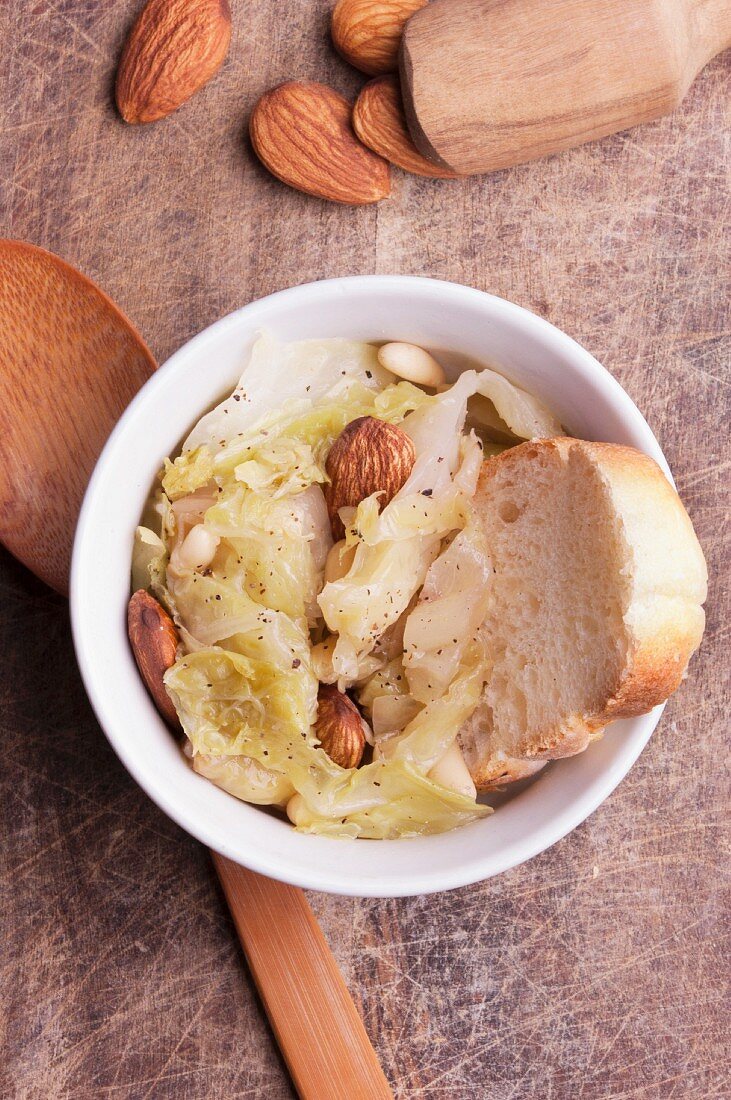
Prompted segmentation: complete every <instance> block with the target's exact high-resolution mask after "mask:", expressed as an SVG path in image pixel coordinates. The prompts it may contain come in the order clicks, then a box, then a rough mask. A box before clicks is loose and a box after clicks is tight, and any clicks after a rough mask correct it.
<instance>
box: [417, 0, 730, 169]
mask: <svg viewBox="0 0 731 1100" xmlns="http://www.w3.org/2000/svg"><path fill="white" fill-rule="evenodd" d="M729 44H731V0H601V2H600V3H597V0H434V2H433V3H430V4H428V5H427V6H426V7H425V8H422V9H421V11H418V12H417V13H416V14H415V15H414V16H412V18H411V19H410V20H409V22H408V23H407V25H406V29H405V31H404V35H403V40H402V45H401V84H402V91H403V98H404V106H405V109H406V115H407V119H408V122H409V128H410V130H411V135H412V137H413V138H414V141H415V142H416V144H417V146H418V148H419V150H420V151H421V152H422V153H423V154H424V155H425V156H426V157H429V158H431V159H433V160H436V161H437V162H438V163H440V164H442V165H444V166H445V167H447V168H451V169H452V170H454V171H455V172H458V173H460V174H471V173H475V172H490V171H492V170H494V169H497V168H506V167H508V166H509V165H511V164H519V163H521V162H523V161H527V160H533V159H534V158H535V157H542V156H545V155H546V154H548V153H556V152H558V151H559V150H561V149H568V148H570V147H571V146H573V145H580V144H582V143H583V142H585V141H591V140H592V139H593V138H600V137H605V136H606V135H607V134H612V133H615V132H616V131H618V130H624V129H626V128H627V127H629V126H635V125H637V124H638V123H640V122H649V121H650V120H651V119H655V118H659V117H660V116H661V115H664V114H667V113H668V112H670V111H672V110H673V109H674V108H675V107H677V106H678V104H679V103H680V101H681V100H682V98H683V96H684V95H685V93H686V91H687V90H688V88H689V87H690V85H691V83H692V82H693V80H694V79H695V77H696V76H697V74H698V73H699V72H700V70H701V69H702V68H703V66H704V65H705V64H706V63H707V62H708V61H710V59H711V58H712V57H715V55H716V54H718V53H720V52H721V51H722V50H724V49H725V48H726V47H727V46H728V45H729Z"/></svg>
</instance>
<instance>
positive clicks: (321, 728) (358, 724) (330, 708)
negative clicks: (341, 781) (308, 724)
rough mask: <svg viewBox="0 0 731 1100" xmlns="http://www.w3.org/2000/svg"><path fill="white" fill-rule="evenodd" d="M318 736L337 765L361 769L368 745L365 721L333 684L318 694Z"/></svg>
mask: <svg viewBox="0 0 731 1100" xmlns="http://www.w3.org/2000/svg"><path fill="white" fill-rule="evenodd" d="M315 733H316V735H317V737H318V738H319V740H320V746H321V747H322V748H323V749H324V750H325V752H326V753H327V755H328V756H329V757H330V759H331V760H332V761H333V762H334V763H335V764H339V765H340V767H341V768H357V767H358V765H359V764H360V762H361V759H362V757H363V749H364V748H365V743H366V738H365V733H364V730H363V719H362V718H361V716H360V711H359V710H358V708H357V707H356V705H355V703H352V702H351V701H350V699H349V698H348V696H347V695H344V694H343V692H342V691H338V689H337V688H336V687H335V686H334V685H333V684H320V687H319V690H318V692H317V721H316V722H315Z"/></svg>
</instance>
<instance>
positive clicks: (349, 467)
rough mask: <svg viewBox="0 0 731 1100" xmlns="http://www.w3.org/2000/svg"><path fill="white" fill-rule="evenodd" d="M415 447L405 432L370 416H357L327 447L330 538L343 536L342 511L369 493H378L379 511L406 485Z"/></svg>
mask: <svg viewBox="0 0 731 1100" xmlns="http://www.w3.org/2000/svg"><path fill="white" fill-rule="evenodd" d="M415 458H416V455H415V452H414V444H413V443H412V442H411V440H410V439H409V437H408V435H407V434H406V432H404V431H402V430H401V428H397V427H396V426H395V425H394V424H387V423H386V422H385V421H384V420H376V418H375V417H373V416H359V417H358V419H357V420H351V422H350V424H348V425H347V427H346V428H344V429H343V431H342V432H341V433H340V435H339V436H338V438H337V439H336V440H335V442H334V443H333V445H332V447H331V448H330V451H329V454H328V456H327V461H326V462H325V470H326V472H327V475H328V477H329V478H330V482H329V484H327V485H325V486H324V491H325V500H326V501H327V508H328V512H329V514H330V523H331V524H332V529H333V538H334V539H335V540H336V542H337V540H338V539H342V538H343V536H344V534H345V528H344V527H343V523H342V520H341V519H340V516H339V515H338V512H339V510H340V509H341V508H346V507H351V508H353V507H356V506H357V505H358V504H360V502H361V501H362V500H365V498H366V497H369V496H370V495H371V493H379V492H380V493H381V494H382V496H381V497H380V505H381V508H383V507H384V505H386V504H388V502H389V501H390V500H392V499H393V498H394V497H395V496H396V493H397V492H398V491H399V489H400V488H401V486H402V485H403V484H404V483H405V482H406V480H407V478H408V476H409V474H410V473H411V470H412V468H413V465H414V461H415Z"/></svg>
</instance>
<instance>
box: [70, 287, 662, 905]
mask: <svg viewBox="0 0 731 1100" xmlns="http://www.w3.org/2000/svg"><path fill="white" fill-rule="evenodd" d="M376 287H377V288H378V289H379V290H387V289H388V288H389V287H392V288H393V289H394V290H399V291H404V290H406V291H412V292H413V293H415V294H425V293H426V294H427V295H428V294H435V295H437V296H439V298H440V303H441V304H442V305H445V304H446V306H447V307H448V304H449V301H448V300H449V299H450V298H452V299H455V298H457V299H460V300H462V301H463V302H466V301H467V300H468V299H471V300H472V302H474V303H477V304H478V305H479V304H482V305H483V306H485V307H487V308H488V309H497V310H499V311H501V312H502V313H503V314H504V315H506V316H507V319H508V320H509V321H511V320H512V321H513V322H515V324H516V326H517V327H523V328H525V327H526V326H527V328H528V329H532V330H533V332H534V334H536V335H537V336H538V338H539V339H540V340H541V341H542V342H543V343H545V344H547V345H548V346H550V347H553V348H554V349H556V350H557V351H558V352H560V353H562V354H563V355H565V356H568V357H569V358H570V359H571V360H572V367H573V368H575V369H576V370H577V371H578V372H579V373H580V374H581V375H583V376H584V378H585V379H587V380H588V381H590V383H591V384H592V385H593V386H594V387H595V388H597V387H598V388H599V389H601V390H603V391H604V393H605V394H606V395H607V397H608V398H609V399H610V400H612V401H613V403H614V404H615V405H619V407H620V413H621V416H622V419H623V421H624V422H625V423H627V424H628V425H629V426H630V427H631V428H632V429H633V430H634V432H635V433H636V434H638V435H639V436H640V437H641V438H642V449H643V450H644V451H645V453H647V454H649V455H650V456H651V457H652V458H654V459H655V460H656V461H657V462H658V464H659V465H660V466H661V468H662V469H663V471H664V473H665V474H666V476H667V477H668V478H669V479H670V481H671V483H673V480H672V474H671V472H670V469H669V467H668V464H667V461H666V459H665V456H664V455H663V453H662V450H661V448H660V445H659V443H658V442H657V440H656V438H655V436H654V434H653V433H652V430H651V428H650V427H649V425H648V424H647V422H646V421H645V419H644V417H643V416H642V414H641V413H640V411H639V409H638V408H637V406H636V405H635V404H634V402H633V401H632V398H631V397H630V396H629V394H628V393H627V392H626V390H624V389H623V387H622V386H621V385H620V384H619V382H618V381H617V380H616V379H615V378H614V377H613V376H612V375H611V374H610V373H609V371H608V370H607V369H606V368H605V367H604V366H603V365H602V364H601V363H599V361H598V360H597V359H595V358H594V356H593V355H591V353H590V352H588V351H587V350H586V349H585V348H583V347H582V346H581V345H580V344H579V343H578V342H577V341H575V340H574V339H573V338H572V337H570V336H569V335H568V334H567V333H565V332H563V331H562V330H561V329H558V328H556V326H554V325H553V324H551V323H550V322H549V321H547V320H545V318H543V317H540V316H539V315H537V314H535V313H533V312H532V311H530V310H528V309H526V308H525V307H523V306H519V305H517V304H516V303H513V302H510V301H509V300H507V299H505V298H501V297H499V296H497V295H493V294H489V293H487V292H485V291H481V290H477V289H476V288H474V287H468V286H464V285H462V284H459V283H454V282H448V281H445V280H441V279H433V278H430V277H427V276H414V275H354V276H344V277H340V278H331V279H323V280H317V281H313V282H306V283H302V284H300V285H298V286H294V287H288V288H286V289H284V290H280V291H276V292H275V293H273V294H269V295H265V296H264V297H262V298H257V299H253V300H252V301H250V302H248V303H247V304H246V305H244V306H241V307H239V308H238V309H236V310H233V311H231V312H230V313H228V314H226V315H225V316H223V317H222V318H220V319H219V320H217V321H215V322H213V323H212V324H211V325H209V326H207V327H206V328H204V329H202V330H201V331H200V332H198V333H197V334H196V335H195V336H193V337H192V338H191V339H189V340H188V341H186V342H185V343H184V344H182V345H181V347H180V348H178V349H177V350H176V351H175V352H174V353H173V354H172V355H170V356H169V357H168V359H167V360H166V361H165V362H164V363H163V364H162V365H161V366H160V367H159V368H158V369H157V370H156V371H155V373H154V374H153V375H152V376H151V377H150V378H149V379H148V381H147V382H146V383H145V384H144V386H143V387H142V388H141V389H140V391H139V392H138V393H137V394H136V395H135V397H134V398H133V399H132V401H131V402H130V404H129V405H128V406H127V408H126V409H125V411H124V413H123V414H122V416H121V417H120V419H119V421H118V422H117V424H116V425H115V427H114V429H113V431H112V432H111V434H110V436H109V438H108V440H107V442H106V443H105V445H104V448H103V449H102V452H101V454H100V456H99V458H98V459H97V462H96V465H95V467H94V470H93V472H92V476H91V479H90V481H89V484H88V487H87V490H86V493H85V495H84V500H83V502H82V507H81V510H80V514H79V519H78V522H77V528H76V534H75V538H74V545H73V553H72V563H71V575H70V610H71V626H72V635H73V641H74V648H75V652H76V658H77V662H78V665H79V669H80V672H81V676H82V680H83V682H84V686H85V689H86V692H87V694H88V696H89V700H90V702H91V705H92V708H93V710H94V713H95V715H96V717H97V719H98V721H99V724H100V726H101V728H102V730H103V731H104V734H105V736H106V737H107V740H108V741H109V742H110V744H111V746H112V748H113V750H114V752H115V753H116V755H117V757H118V758H119V759H120V761H121V762H122V764H123V765H124V767H125V768H126V769H127V771H129V773H130V774H131V775H132V777H133V778H134V779H135V781H136V782H137V783H138V784H139V785H140V786H141V787H142V789H143V790H144V791H145V793H146V794H147V795H148V796H149V797H150V798H151V799H152V800H153V802H155V803H156V805H157V806H158V807H159V808H160V809H161V810H162V811H163V812H164V813H165V814H167V816H168V817H170V818H172V820H173V821H175V822H176V823H177V824H178V825H179V826H180V827H181V828H183V829H184V830H185V831H186V832H188V833H190V834H191V835H192V836H194V837H195V838H196V839H198V840H199V841H201V842H202V843H204V844H206V845H207V846H208V847H209V848H212V849H213V850H215V851H217V852H219V853H220V854H221V855H224V856H226V857H228V858H230V859H232V860H234V861H235V862H238V863H241V864H243V865H245V866H246V867H248V868H250V869H251V870H253V871H256V872H259V873H261V874H264V875H268V876H269V877H273V878H276V879H279V880H280V881H283V882H288V883H290V884H292V885H296V886H301V887H304V888H307V889H314V890H321V891H324V892H328V893H335V894H340V895H350V896H360V897H398V896H414V895H417V894H428V893H433V892H437V891H442V890H449V889H455V888H458V887H461V886H467V885H471V884H473V883H475V882H479V881H482V880H484V879H487V878H490V877H492V876H494V875H496V874H501V873H502V872H504V871H507V870H510V869H511V868H512V867H515V866H517V865H519V864H521V863H524V862H526V861H527V860H528V859H532V858H533V857H534V856H536V855H539V854H540V853H541V852H543V851H545V850H546V849H547V848H549V847H551V846H552V845H553V844H555V843H557V842H558V841H559V840H561V839H562V838H563V837H564V836H566V835H567V834H568V833H569V832H571V831H572V830H573V829H575V828H576V827H577V826H578V825H580V824H581V823H582V822H583V821H585V820H586V819H587V818H588V817H589V816H590V815H591V814H592V813H593V812H594V811H595V810H596V809H597V808H598V806H600V805H601V803H602V802H603V801H604V800H605V799H606V798H607V797H608V796H609V795H610V794H611V793H612V791H613V790H614V789H615V788H616V787H617V786H618V785H619V783H620V782H621V780H622V779H623V778H624V777H625V775H626V774H627V773H628V772H629V770H630V769H631V767H632V766H633V765H634V763H635V761H636V760H637V758H638V756H639V755H640V753H641V752H642V750H643V749H644V747H645V745H646V744H647V742H648V740H649V738H650V736H651V735H652V733H653V731H654V729H655V727H656V726H657V723H658V722H659V720H660V716H661V714H662V711H663V709H664V706H665V704H662V705H660V706H658V707H656V708H654V710H652V711H650V712H649V713H648V714H645V715H641V716H639V717H638V718H635V719H633V724H634V725H633V732H632V736H631V737H630V738H628V739H627V740H626V741H625V742H624V744H623V746H622V751H621V753H620V756H621V760H619V761H614V762H613V764H612V766H611V767H610V768H608V769H606V770H605V771H604V772H603V773H602V775H601V776H600V778H599V779H597V780H596V781H595V782H593V783H592V785H591V788H590V789H589V790H588V791H585V792H582V794H580V795H579V796H578V797H577V798H576V799H574V800H573V801H572V802H571V803H570V804H569V806H567V807H566V808H565V809H564V810H563V811H562V812H560V813H558V814H556V815H555V816H554V817H553V818H552V819H550V820H549V821H548V822H545V821H543V822H540V823H539V824H538V825H537V826H536V828H535V829H534V830H533V831H532V832H531V833H530V836H529V838H527V839H526V840H525V841H523V842H521V843H519V844H514V845H513V846H512V848H508V849H507V850H505V849H501V850H502V851H503V852H504V858H502V859H501V858H500V855H499V853H497V854H496V853H495V851H492V850H487V851H486V853H485V856H484V857H482V858H481V859H473V860H471V861H470V862H469V863H460V864H456V865H455V866H454V867H452V868H451V869H450V871H448V872H447V871H445V870H444V869H443V868H436V869H435V870H432V871H424V870H423V869H422V870H420V871H419V872H418V874H417V875H416V876H415V878H418V882H416V881H408V882H405V883H403V884H394V883H393V882H392V881H391V880H389V881H388V886H387V888H384V884H383V883H381V882H379V880H378V879H377V878H374V879H367V880H365V881H363V880H360V881H357V882H355V881H350V880H348V879H347V875H346V876H345V877H342V875H341V874H340V873H332V872H330V871H328V870H326V869H324V868H318V869H317V870H312V869H310V870H308V871H306V872H302V871H301V869H300V868H298V866H297V864H296V861H295V860H293V859H292V860H289V861H282V860H281V859H280V857H279V856H276V857H275V858H274V859H272V858H269V857H268V852H267V849H266V848H265V847H264V848H262V849H258V848H257V847H256V846H252V847H249V848H247V849H246V851H245V852H243V851H242V849H241V847H240V846H237V845H236V844H235V843H231V842H229V841H228V840H227V839H226V838H223V837H221V835H220V834H219V833H218V832H216V831H215V830H213V829H211V828H210V827H209V824H208V822H206V821H203V822H200V821H198V820H196V821H195V822H193V823H191V820H190V818H189V817H188V816H187V815H186V812H185V809H184V807H182V806H181V805H180V804H179V803H178V802H177V801H176V800H175V798H174V797H173V796H172V794H171V792H170V791H168V790H167V789H166V787H165V784H164V783H160V782H158V781H157V778H156V777H153V778H151V776H150V775H149V774H145V773H144V769H143V768H142V766H141V763H140V761H138V759H137V755H136V753H135V752H134V751H131V750H130V747H129V743H128V742H127V740H126V739H125V737H124V735H123V731H121V730H120V728H119V725H120V722H119V718H118V716H117V715H116V714H115V713H114V712H113V711H112V710H111V707H110V706H109V705H108V700H107V698H106V695H105V689H104V686H103V679H102V677H101V676H100V675H99V674H97V673H96V672H95V656H94V653H93V650H92V649H91V648H90V644H89V640H88V639H87V636H86V632H85V625H84V616H83V614H82V600H81V592H82V585H83V570H84V555H85V548H86V546H87V544H88V543H89V541H90V539H89V535H90V532H92V533H93V525H94V505H95V499H96V495H97V487H98V486H99V484H100V482H101V480H102V477H103V476H104V475H105V474H106V468H107V466H108V464H109V463H110V462H111V461H112V460H113V458H114V455H115V451H116V446H117V442H118V440H120V438H122V437H123V436H124V435H125V433H126V432H127V430H128V428H129V425H130V424H131V423H132V422H134V420H135V418H136V416H137V412H138V409H139V408H140V407H141V406H142V405H147V404H148V403H154V401H155V399H156V396H157V393H158V391H159V390H161V389H162V388H163V387H164V386H165V385H166V384H167V380H168V378H169V377H170V375H172V374H173V373H174V372H176V371H177V370H178V369H180V368H181V367H182V365H183V364H184V363H186V362H187V361H188V360H189V359H190V358H191V357H195V356H197V355H198V352H199V350H200V349H201V348H202V347H203V346H205V344H206V343H208V342H209V341H210V340H211V339H212V338H213V337H214V336H219V335H220V334H222V333H225V332H226V330H227V329H229V328H231V329H235V328H236V327H237V326H238V325H239V324H240V319H241V317H242V316H243V315H248V314H251V313H255V312H256V311H257V310H261V309H262V308H263V307H265V306H266V307H267V308H271V307H277V306H280V305H281V306H284V307H286V306H287V304H288V303H289V302H290V301H292V300H295V299H299V300H300V305H301V304H302V303H303V302H304V303H305V304H306V303H307V301H308V300H309V301H310V302H311V303H312V304H315V303H316V302H317V300H318V299H322V298H323V297H329V296H331V295H336V296H343V297H344V298H345V297H347V296H348V295H350V294H355V295H358V294H360V293H361V292H362V291H365V290H367V289H369V288H376ZM673 484H674V483H673ZM470 827H471V826H466V827H465V828H470ZM293 835H294V836H296V835H298V834H296V833H295V832H294V830H293ZM329 839H330V838H328V840H329ZM422 839H423V838H422ZM330 843H335V844H342V843H343V842H342V841H339V840H330ZM361 843H362V842H361ZM380 843H385V844H399V845H400V844H409V843H412V842H411V841H409V840H408V839H406V840H398V841H385V842H383V841H381V842H380Z"/></svg>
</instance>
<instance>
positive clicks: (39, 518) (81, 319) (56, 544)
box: [0, 240, 155, 592]
mask: <svg viewBox="0 0 731 1100" xmlns="http://www.w3.org/2000/svg"><path fill="white" fill-rule="evenodd" d="M154 369H155V362H154V360H153V358H152V355H151V354H150V352H149V351H148V349H147V347H146V346H145V344H144V343H143V342H142V341H141V340H140V339H139V337H138V336H137V334H136V333H135V331H134V329H130V325H129V322H128V321H127V318H126V317H124V316H123V315H122V314H121V313H120V312H119V310H118V309H117V307H116V306H115V305H114V303H113V302H111V301H110V300H109V299H108V298H107V297H106V295H104V294H103V293H101V292H100V291H99V290H98V288H97V287H96V286H94V284H93V283H91V282H90V281H89V280H88V279H87V278H85V277H84V276H83V275H81V274H80V273H79V272H78V271H76V270H74V268H72V267H70V266H69V265H68V264H65V263H59V262H58V260H57V258H56V257H55V256H50V255H49V254H48V253H47V252H45V251H44V250H42V249H39V248H35V247H29V246H28V245H24V244H20V243H19V242H17V241H4V240H0V538H2V540H3V542H4V543H5V545H6V546H7V547H8V548H9V549H10V550H11V551H12V552H13V553H14V554H15V556H16V557H18V558H20V560H21V561H24V562H26V563H28V564H29V565H31V566H32V568H33V570H34V572H35V573H37V574H38V575H39V576H40V577H42V578H43V579H44V580H45V581H46V583H47V584H50V585H51V587H52V588H55V589H56V591H57V592H66V591H67V590H68V576H69V565H70V561H71V543H72V540H73V533H74V528H75V527H76V517H77V516H78V514H79V508H80V507H81V499H82V497H83V494H84V491H85V490H86V486H87V484H88V482H89V478H90V476H91V471H92V470H93V468H94V464H95V462H96V460H97V458H98V456H99V452H100V451H101V449H102V446H103V445H104V443H105V442H106V439H107V436H108V435H109V433H110V432H111V430H112V428H113V427H114V425H115V424H116V422H117V420H118V419H119V414H120V410H123V409H124V408H126V406H127V405H128V404H129V402H130V401H131V400H132V398H133V397H134V395H135V394H136V393H137V391H138V390H139V389H140V387H141V386H142V385H143V384H144V383H145V382H146V381H147V379H148V378H149V376H150V375H151V374H152V372H153V370H154ZM100 372H103V374H104V385H105V387H106V392H107V393H108V394H109V400H108V401H101V402H100V401H99V400H98V379H99V374H100ZM59 385H60V386H62V387H63V389H64V392H65V394H67V395H71V396H72V400H70V401H66V402H62V401H59V400H58V399H57V392H56V387H57V386H59ZM61 439H63V441H64V442H61ZM69 440H71V441H73V443H74V447H73V451H74V453H73V460H72V462H70V463H69V461H68V441H69Z"/></svg>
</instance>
